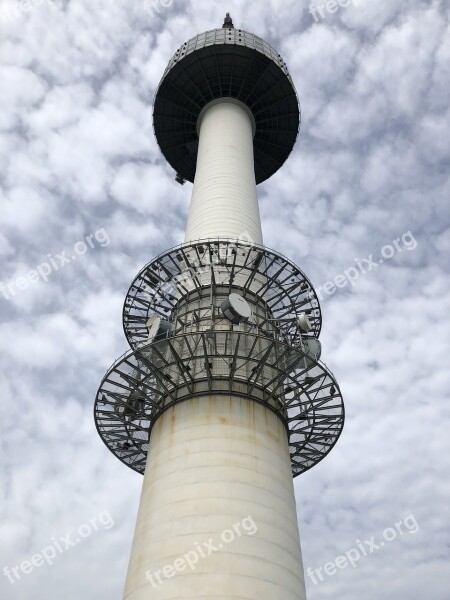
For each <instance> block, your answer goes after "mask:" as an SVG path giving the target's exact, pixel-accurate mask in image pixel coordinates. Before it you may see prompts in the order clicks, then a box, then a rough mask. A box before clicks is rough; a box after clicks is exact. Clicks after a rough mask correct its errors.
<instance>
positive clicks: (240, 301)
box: [220, 293, 252, 325]
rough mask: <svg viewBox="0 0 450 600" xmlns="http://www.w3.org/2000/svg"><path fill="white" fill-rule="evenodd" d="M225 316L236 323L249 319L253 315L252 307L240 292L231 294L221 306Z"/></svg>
mask: <svg viewBox="0 0 450 600" xmlns="http://www.w3.org/2000/svg"><path fill="white" fill-rule="evenodd" d="M220 308H221V310H222V313H223V315H224V317H226V318H227V319H228V320H229V321H231V322H232V323H233V324H234V325H239V323H242V321H247V319H249V318H250V317H251V314H252V309H251V308H250V305H249V303H248V302H247V300H246V299H245V298H244V297H243V296H241V295H240V294H234V293H233V294H230V295H229V296H228V300H224V301H223V302H222V304H221V306H220Z"/></svg>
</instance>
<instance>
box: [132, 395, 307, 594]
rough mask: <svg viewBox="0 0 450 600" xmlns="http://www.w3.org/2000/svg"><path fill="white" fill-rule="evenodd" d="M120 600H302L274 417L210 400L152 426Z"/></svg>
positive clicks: (291, 506)
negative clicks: (126, 571)
mask: <svg viewBox="0 0 450 600" xmlns="http://www.w3.org/2000/svg"><path fill="white" fill-rule="evenodd" d="M233 527H236V528H237V530H236V529H233ZM225 531H227V532H228V533H227V534H225V535H224V532H225ZM233 534H234V536H233ZM224 538H225V539H224ZM208 542H209V543H210V544H211V543H212V544H213V546H214V547H215V548H217V550H216V551H214V552H212V554H210V555H208V552H209V549H210V547H211V546H209V548H208ZM205 543H206V545H205ZM220 545H222V548H220ZM198 548H200V549H203V552H204V554H205V556H204V557H203V556H202V555H201V553H200V552H199V551H198ZM189 553H190V554H189ZM186 555H188V558H189V559H191V560H190V562H191V563H194V561H195V563H194V564H193V568H192V569H191V567H190V566H189V565H188V564H187V562H186V559H185V558H183V557H185V556H186ZM195 557H196V558H195ZM177 561H178V562H177ZM164 573H166V575H164ZM146 575H148V577H147V576H146ZM124 598H125V599H126V600H144V599H145V600H149V599H151V600H153V599H155V600H156V599H161V600H181V599H183V600H185V599H186V600H188V599H189V600H191V599H194V598H195V599H199V598H204V599H206V598H208V599H211V598H215V599H219V598H220V599H221V600H237V599H243V598H245V599H247V600H304V598H305V589H304V580H303V571H302V560H301V554H300V543H299V537H298V528H297V516H296V507H295V500H294V492H293V483H292V475H291V470H290V461H289V456H288V446H287V434H286V430H285V428H284V425H283V424H282V422H281V421H280V419H279V418H278V417H277V416H276V415H275V414H274V413H272V412H271V411H270V410H268V409H267V408H265V407H264V406H262V405H260V404H257V403H256V402H253V401H249V400H247V399H244V398H232V397H226V396H217V397H211V396H210V397H204V398H197V399H192V400H188V401H186V402H183V403H181V404H178V405H176V406H175V407H174V408H172V409H170V410H168V411H166V412H165V413H164V414H163V415H162V416H161V417H160V418H159V419H158V421H157V422H156V424H155V426H154V429H153V431H152V435H151V441H150V450H149V457H148V462H147V469H146V473H145V478H144V485H143V489H142V496H141V503H140V508H139V515H138V520H137V526H136V532H135V536H134V541H133V549H132V559H131V563H130V568H129V571H128V577H127V582H126V589H125V595H124Z"/></svg>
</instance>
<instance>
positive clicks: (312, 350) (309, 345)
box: [303, 337, 322, 365]
mask: <svg viewBox="0 0 450 600" xmlns="http://www.w3.org/2000/svg"><path fill="white" fill-rule="evenodd" d="M303 349H304V351H305V354H306V357H305V359H306V364H307V365H313V364H315V363H316V362H317V361H318V360H319V358H320V355H321V354H322V344H321V343H320V342H319V340H318V339H317V338H315V337H311V338H306V339H303Z"/></svg>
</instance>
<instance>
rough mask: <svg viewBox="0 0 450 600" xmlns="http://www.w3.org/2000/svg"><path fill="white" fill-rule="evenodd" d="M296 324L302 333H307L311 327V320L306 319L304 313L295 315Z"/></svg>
mask: <svg viewBox="0 0 450 600" xmlns="http://www.w3.org/2000/svg"><path fill="white" fill-rule="evenodd" d="M297 324H298V326H299V327H300V329H301V330H302V331H303V332H304V333H308V332H309V331H311V329H312V328H313V326H312V324H311V321H310V320H309V319H308V317H307V315H306V313H300V314H299V316H298V317H297Z"/></svg>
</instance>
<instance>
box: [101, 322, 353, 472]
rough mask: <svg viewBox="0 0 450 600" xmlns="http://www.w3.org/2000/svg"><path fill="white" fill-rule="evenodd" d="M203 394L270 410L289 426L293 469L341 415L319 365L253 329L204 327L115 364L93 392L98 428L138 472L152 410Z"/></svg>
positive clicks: (330, 442)
mask: <svg viewBox="0 0 450 600" xmlns="http://www.w3.org/2000/svg"><path fill="white" fill-rule="evenodd" d="M210 394H215V395H223V396H240V397H243V398H250V399H252V400H254V401H255V402H259V403H262V404H264V405H265V406H267V407H268V408H269V409H270V410H272V411H273V412H275V413H276V414H277V415H278V416H279V417H280V419H282V421H283V422H284V423H285V426H286V429H287V432H288V439H289V451H290V455H291V466H292V473H293V475H294V476H296V475H299V474H301V473H303V472H304V471H306V470H308V469H310V468H311V467H313V466H314V465H315V464H317V463H318V462H319V461H320V460H322V458H324V456H325V455H326V454H327V453H328V452H329V451H330V450H331V449H332V448H333V446H334V444H335V443H336V441H337V439H338V437H339V434H340V432H341V429H342V426H343V422H344V407H343V402H342V397H341V393H340V390H339V387H338V385H337V383H336V381H335V379H334V377H333V375H332V374H331V373H330V372H329V371H328V369H327V368H326V367H325V366H324V365H323V364H321V363H319V362H313V361H311V360H309V359H308V356H307V355H306V354H305V353H303V352H302V351H301V350H300V349H299V348H293V347H292V346H290V345H287V344H283V343H280V342H279V341H277V340H276V339H273V338H266V337H265V336H262V335H261V334H260V333H259V332H258V333H257V334H249V333H243V332H237V331H236V332H235V331H212V330H210V331H205V332H204V333H196V334H188V335H179V336H174V337H168V338H167V339H165V340H161V341H158V342H156V343H153V344H148V345H144V346H141V348H140V349H139V351H136V352H133V351H130V352H127V353H126V354H125V355H124V356H123V357H122V358H121V359H119V360H118V361H117V362H116V363H114V365H113V366H112V367H111V368H110V370H109V371H108V373H107V374H106V376H105V378H104V379H103V381H102V384H101V386H100V389H99V391H98V394H97V399H96V405H95V420H96V424H97V429H98V432H99V434H100V437H101V438H102V439H103V441H104V442H105V444H106V445H107V446H108V448H109V449H110V450H111V451H112V452H113V454H115V456H117V458H119V459H120V460H121V461H122V462H124V463H125V464H126V465H128V466H129V467H131V468H132V469H134V470H135V471H137V472H139V473H143V472H144V469H145V464H146V457H147V451H148V443H149V437H150V434H151V429H152V426H153V424H154V423H155V421H156V420H157V419H158V417H159V416H160V415H161V414H162V413H163V412H164V411H165V410H167V409H169V408H171V407H172V406H174V405H175V404H177V403H179V402H183V401H185V400H187V399H189V398H192V397H202V396H208V395H210Z"/></svg>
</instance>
